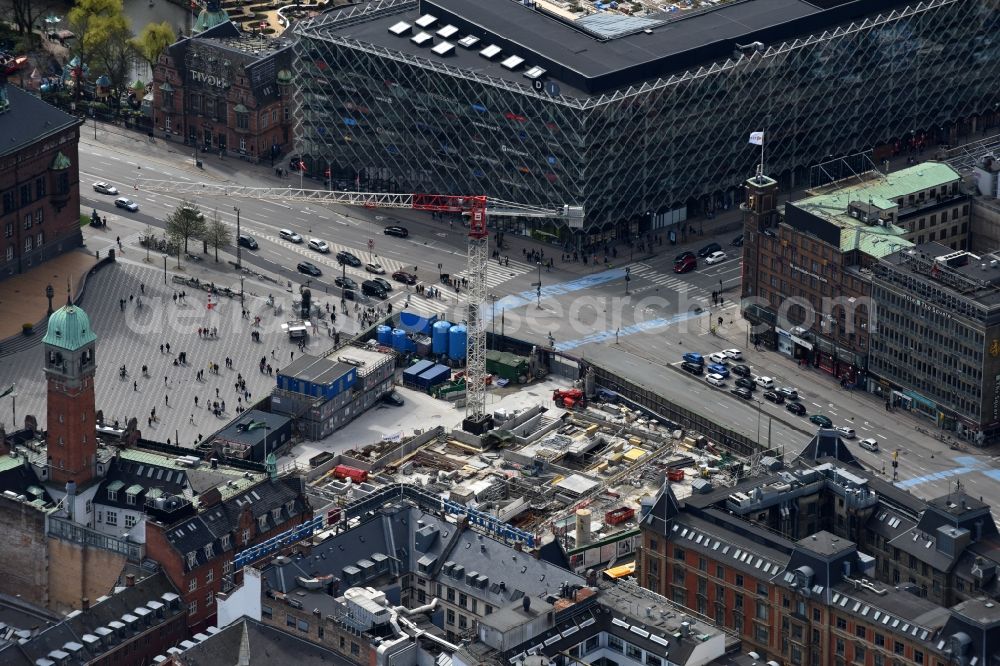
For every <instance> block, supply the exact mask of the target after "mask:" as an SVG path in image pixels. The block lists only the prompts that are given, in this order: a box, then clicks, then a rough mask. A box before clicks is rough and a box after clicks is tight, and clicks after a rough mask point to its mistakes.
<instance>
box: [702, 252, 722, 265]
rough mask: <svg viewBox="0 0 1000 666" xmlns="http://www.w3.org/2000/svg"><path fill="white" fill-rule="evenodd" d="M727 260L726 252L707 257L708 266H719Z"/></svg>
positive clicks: (714, 253)
mask: <svg viewBox="0 0 1000 666" xmlns="http://www.w3.org/2000/svg"><path fill="white" fill-rule="evenodd" d="M725 260H726V253H725V252H713V253H712V254H710V255H708V256H707V257H705V263H706V264H709V265H711V264H718V263H721V262H723V261H725Z"/></svg>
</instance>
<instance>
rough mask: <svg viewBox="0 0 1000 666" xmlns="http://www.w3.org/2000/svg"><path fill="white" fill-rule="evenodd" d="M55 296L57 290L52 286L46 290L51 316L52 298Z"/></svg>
mask: <svg viewBox="0 0 1000 666" xmlns="http://www.w3.org/2000/svg"><path fill="white" fill-rule="evenodd" d="M55 295H56V290H55V289H53V288H52V285H51V284H50V285H49V286H47V287H46V288H45V298H47V299H49V312H48V314H50V315H51V314H52V297H53V296H55Z"/></svg>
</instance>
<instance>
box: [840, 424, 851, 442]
mask: <svg viewBox="0 0 1000 666" xmlns="http://www.w3.org/2000/svg"><path fill="white" fill-rule="evenodd" d="M837 434H839V435H840V436H841V437H843V438H844V439H854V428H848V427H847V426H837Z"/></svg>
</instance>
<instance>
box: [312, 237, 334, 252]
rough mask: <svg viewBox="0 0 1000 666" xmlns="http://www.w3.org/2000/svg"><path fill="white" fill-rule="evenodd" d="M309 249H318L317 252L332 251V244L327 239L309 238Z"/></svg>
mask: <svg viewBox="0 0 1000 666" xmlns="http://www.w3.org/2000/svg"><path fill="white" fill-rule="evenodd" d="M309 249H310V250H316V251H317V252H322V253H323V254H326V253H327V252H329V251H330V245H329V244H328V243H327V242H326V241H325V240H320V239H318V238H310V239H309Z"/></svg>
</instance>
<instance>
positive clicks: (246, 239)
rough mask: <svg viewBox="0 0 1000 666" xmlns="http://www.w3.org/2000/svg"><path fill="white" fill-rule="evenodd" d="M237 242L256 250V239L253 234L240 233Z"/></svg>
mask: <svg viewBox="0 0 1000 666" xmlns="http://www.w3.org/2000/svg"><path fill="white" fill-rule="evenodd" d="M239 244H240V245H241V246H243V247H245V248H249V249H251V250H256V249H257V247H258V246H257V241H256V239H254V237H253V236H248V235H246V234H240V238H239Z"/></svg>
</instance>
